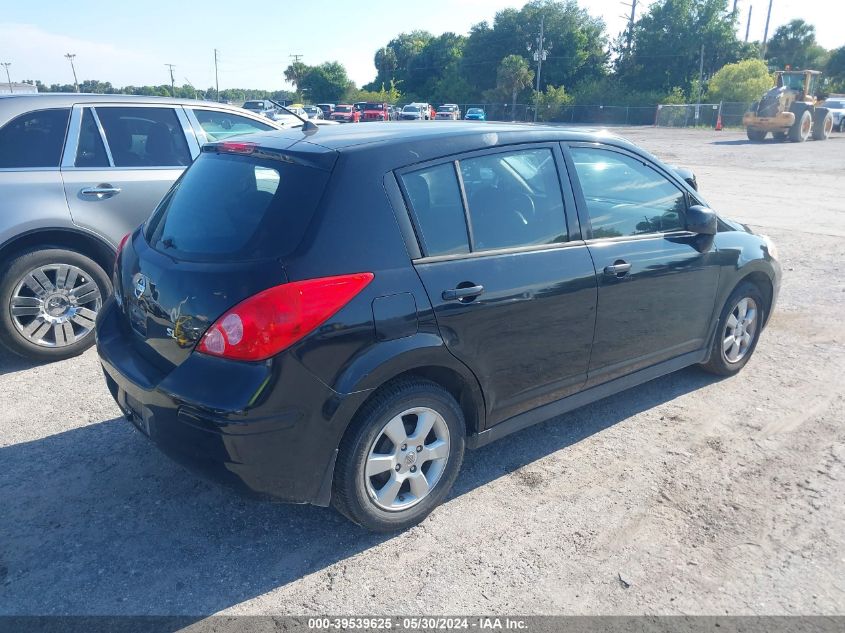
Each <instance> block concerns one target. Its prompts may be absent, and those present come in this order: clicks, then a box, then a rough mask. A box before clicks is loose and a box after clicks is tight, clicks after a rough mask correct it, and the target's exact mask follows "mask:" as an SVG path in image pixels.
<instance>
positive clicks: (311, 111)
mask: <svg viewBox="0 0 845 633" xmlns="http://www.w3.org/2000/svg"><path fill="white" fill-rule="evenodd" d="M302 109H303V110H305V113H306V114H307V115H308V118H309V119H322V118H323V111H322V110H321V109H320V108H318V107H317V106H313V105H307V106H302Z"/></svg>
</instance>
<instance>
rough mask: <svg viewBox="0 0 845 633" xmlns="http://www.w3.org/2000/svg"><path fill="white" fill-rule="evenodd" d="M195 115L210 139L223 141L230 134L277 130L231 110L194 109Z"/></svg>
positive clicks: (211, 140)
mask: <svg viewBox="0 0 845 633" xmlns="http://www.w3.org/2000/svg"><path fill="white" fill-rule="evenodd" d="M192 112H193V113H194V116H195V117H197V121H198V122H199V124H200V127H202V129H203V132H205V136H206V138H207V139H208V140H209V141H210V142H213V141H222V140H223V139H226V138H229V137H230V136H236V135H238V134H253V133H254V132H266V131H268V130H275V129H276V128H274V127H273V126H272V125H266V124H264V123H259V122H258V121H255V120H253V119H250V118H248V117H245V116H238V115H237V114H232V113H231V112H221V111H219V110H192Z"/></svg>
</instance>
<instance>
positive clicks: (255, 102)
mask: <svg viewBox="0 0 845 633" xmlns="http://www.w3.org/2000/svg"><path fill="white" fill-rule="evenodd" d="M241 107H243V109H244V110H249V111H250V112H252V113H253V114H260V115H262V116H266V117H267V118H268V119H271V118H273V115H274V114H275V113H276V109H277V107H278V105H277V104H275V103H274V102H273V101H271V100H269V99H251V100H249V101H245V102H244V104H243V106H241Z"/></svg>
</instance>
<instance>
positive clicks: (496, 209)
mask: <svg viewBox="0 0 845 633" xmlns="http://www.w3.org/2000/svg"><path fill="white" fill-rule="evenodd" d="M460 166H461V177H462V178H463V181H464V189H465V191H466V197H467V204H468V205H469V218H470V223H471V225H472V250H473V251H483V250H490V249H497V248H512V247H519V246H538V245H542V244H554V243H557V242H565V241H566V216H565V215H564V212H563V194H562V193H561V189H560V181H559V180H558V171H557V165H556V164H555V159H554V154H553V153H552V150H550V149H548V148H538V149H526V150H518V151H512V152H502V153H497V154H486V155H484V156H479V157H477V158H468V159H464V160H461V161H460Z"/></svg>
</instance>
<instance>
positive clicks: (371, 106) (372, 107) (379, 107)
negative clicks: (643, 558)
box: [364, 103, 384, 110]
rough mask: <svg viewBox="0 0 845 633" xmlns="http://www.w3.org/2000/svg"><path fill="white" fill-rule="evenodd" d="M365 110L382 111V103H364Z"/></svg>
mask: <svg viewBox="0 0 845 633" xmlns="http://www.w3.org/2000/svg"><path fill="white" fill-rule="evenodd" d="M364 109H365V110H384V104H383V103H365V104H364Z"/></svg>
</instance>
